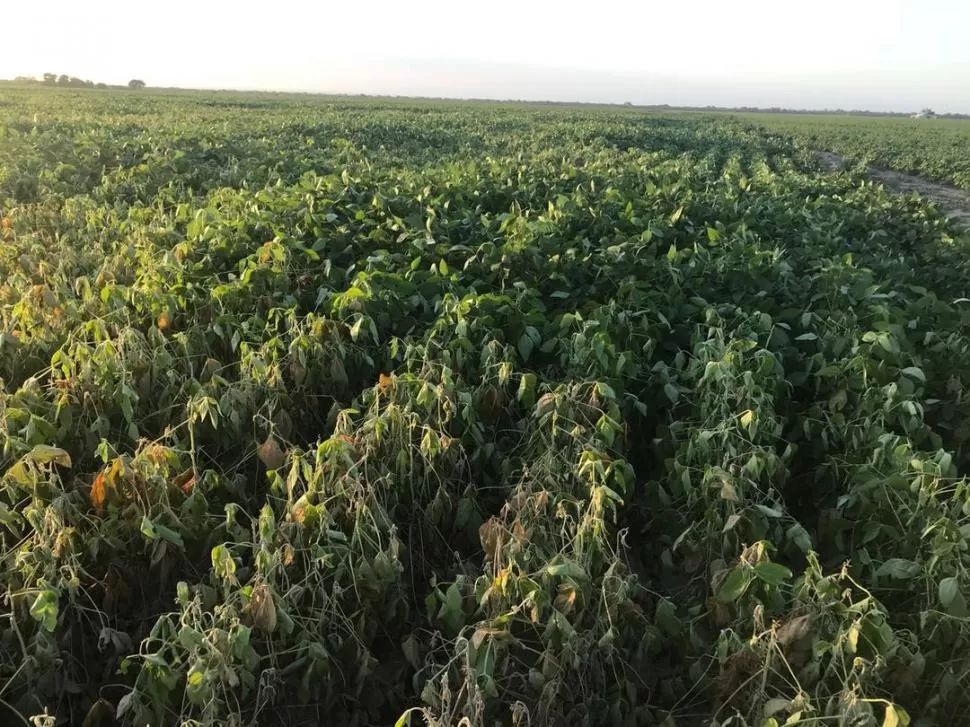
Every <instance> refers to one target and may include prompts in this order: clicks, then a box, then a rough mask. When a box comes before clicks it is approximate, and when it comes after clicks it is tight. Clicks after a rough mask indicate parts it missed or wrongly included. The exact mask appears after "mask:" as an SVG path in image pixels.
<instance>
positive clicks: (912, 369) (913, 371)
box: [900, 366, 926, 384]
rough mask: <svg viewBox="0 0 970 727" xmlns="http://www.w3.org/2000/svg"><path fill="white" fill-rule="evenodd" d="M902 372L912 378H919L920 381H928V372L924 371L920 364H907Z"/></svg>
mask: <svg viewBox="0 0 970 727" xmlns="http://www.w3.org/2000/svg"><path fill="white" fill-rule="evenodd" d="M900 373H901V374H903V375H905V376H908V377H909V378H911V379H917V380H918V381H922V382H923V383H924V384H925V383H926V374H924V373H923V369H921V368H920V367H919V366H907V367H906V368H904V369H902V370H901V371H900Z"/></svg>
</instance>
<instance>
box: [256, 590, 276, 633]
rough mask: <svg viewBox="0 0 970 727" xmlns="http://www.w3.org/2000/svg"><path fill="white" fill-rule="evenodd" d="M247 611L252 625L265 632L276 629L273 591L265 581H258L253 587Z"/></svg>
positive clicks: (271, 631)
mask: <svg viewBox="0 0 970 727" xmlns="http://www.w3.org/2000/svg"><path fill="white" fill-rule="evenodd" d="M249 613H250V615H251V616H252V619H253V626H255V627H256V628H258V629H260V630H261V631H263V632H265V633H267V634H271V633H273V632H274V631H276V603H275V602H274V601H273V592H272V591H271V590H270V589H269V586H267V585H266V584H265V583H259V584H257V585H256V586H255V587H254V588H253V595H252V597H251V600H250V602H249Z"/></svg>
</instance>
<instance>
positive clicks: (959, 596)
mask: <svg viewBox="0 0 970 727" xmlns="http://www.w3.org/2000/svg"><path fill="white" fill-rule="evenodd" d="M938 592H939V598H940V604H941V605H942V606H943V610H944V611H946V612H947V613H948V614H950V615H951V616H956V617H958V618H965V617H966V616H967V601H966V598H965V597H964V595H963V591H961V590H960V581H959V579H958V578H956V577H954V576H950V577H949V578H944V579H943V580H942V581H940V587H939V589H938Z"/></svg>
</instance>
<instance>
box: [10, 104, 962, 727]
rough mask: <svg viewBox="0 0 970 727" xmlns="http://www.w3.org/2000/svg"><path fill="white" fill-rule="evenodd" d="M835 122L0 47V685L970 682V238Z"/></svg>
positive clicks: (339, 692) (426, 715) (772, 698)
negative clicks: (319, 91) (456, 96)
mask: <svg viewBox="0 0 970 727" xmlns="http://www.w3.org/2000/svg"><path fill="white" fill-rule="evenodd" d="M799 149H800V147H799V146H798V145H796V144H795V142H794V141H793V140H792V139H791V138H789V137H788V136H783V135H778V134H773V133H769V132H767V131H765V130H764V128H763V127H761V126H758V125H753V124H749V123H747V122H743V121H737V120H729V119H726V118H724V117H716V116H711V117H703V116H696V117H673V116H644V115H641V114H638V113H636V112H633V111H597V110H584V111H570V110H563V109H559V110H555V109H542V110H537V109H530V108H527V107H516V106H485V105H438V104H430V103H429V104H417V103H373V102H349V101H344V102H329V101H326V100H314V99H312V98H303V99H300V98H289V99H282V98H272V97H267V96H247V95H203V94H197V95H162V94H139V95H137V96H134V95H132V96H125V97H122V96H118V95H109V94H97V93H83V92H82V93H74V94H70V93H68V92H49V93H41V92H32V93H27V92H16V91H7V92H4V93H3V94H2V95H0V199H2V200H3V202H2V215H0V219H2V223H0V227H2V229H0V235H2V240H0V242H2V245H0V272H2V276H3V283H2V287H0V331H2V333H0V376H2V380H3V393H2V398H0V440H2V463H0V467H2V472H3V473H4V474H3V478H2V488H0V524H2V530H0V538H2V541H0V542H2V558H3V567H2V569H0V590H2V591H3V593H4V596H5V599H4V603H5V604H6V613H5V614H4V618H3V619H2V620H0V698H2V700H3V702H2V703H0V707H3V708H4V709H6V710H7V711H8V712H9V715H8V716H7V718H6V721H5V722H4V723H5V724H14V723H16V720H17V719H19V718H18V717H16V716H15V714H16V713H19V714H21V715H38V714H43V713H44V712H45V711H46V713H47V714H48V715H50V722H49V723H51V724H53V720H55V719H58V720H62V721H63V722H64V723H71V724H79V723H81V721H82V720H84V719H87V720H88V722H87V723H86V724H90V725H95V724H107V723H109V722H110V720H111V719H112V718H115V717H116V718H117V720H118V721H119V722H120V723H125V724H139V725H143V724H152V725H170V724H192V725H224V724H232V725H250V724H265V725H275V724H293V725H298V724H299V725H310V724H323V723H330V722H339V723H341V724H346V725H348V726H363V725H371V724H374V725H377V724H393V723H395V721H398V720H399V721H398V724H408V723H409V721H410V724H413V725H417V724H423V723H427V724H431V725H440V726H444V725H455V724H459V723H461V724H464V725H472V726H474V727H478V726H479V725H489V726H491V725H495V724H505V725H583V724H585V725H661V724H662V725H668V726H669V725H675V724H677V725H682V724H700V723H703V724H710V723H712V722H713V723H714V724H722V725H726V724H732V725H744V724H748V725H765V726H766V727H771V726H774V725H780V724H791V725H809V724H811V725H815V724H836V723H838V724H851V725H880V724H881V725H885V726H887V727H893V726H894V725H905V724H907V723H908V722H909V719H910V716H912V717H913V719H914V721H915V720H916V719H917V718H918V719H921V720H923V721H922V722H920V724H922V725H934V724H939V725H949V724H954V723H956V722H957V721H958V720H959V719H961V716H962V715H965V714H966V713H967V710H968V709H970V699H968V696H967V695H968V690H967V681H968V673H970V621H968V619H967V617H968V608H967V599H968V597H970V573H968V570H967V568H968V565H970V558H968V550H967V538H968V536H970V483H968V481H967V480H966V479H965V478H964V474H965V473H966V472H967V469H968V466H970V449H968V444H967V440H968V438H970V393H968V392H970V364H968V361H970V338H968V333H967V332H968V324H970V303H968V301H967V299H966V298H965V297H964V296H965V295H966V294H967V287H968V283H967V281H968V280H970V277H968V276H970V263H968V257H967V254H966V250H965V249H964V246H963V245H962V244H961V242H960V241H959V240H957V239H954V235H955V233H954V232H953V231H952V230H951V229H950V228H949V227H948V226H947V223H946V221H945V220H943V219H942V218H941V217H940V216H939V215H938V214H937V213H936V212H935V211H934V210H932V209H928V208H926V207H924V206H923V205H922V204H921V203H920V202H919V201H917V200H914V199H902V198H894V197H891V196H888V195H887V194H886V193H885V192H884V191H882V190H881V189H879V188H876V187H874V186H872V185H870V184H864V183H862V180H861V178H856V177H853V176H852V175H851V174H845V175H825V174H821V173H820V172H819V170H818V169H817V168H816V167H815V163H814V161H813V159H812V157H811V155H810V154H809V153H808V152H807V151H800V150H799ZM41 723H43V722H41Z"/></svg>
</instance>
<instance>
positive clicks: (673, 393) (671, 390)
mask: <svg viewBox="0 0 970 727" xmlns="http://www.w3.org/2000/svg"><path fill="white" fill-rule="evenodd" d="M664 393H665V394H666V395H667V398H668V399H670V401H671V402H672V403H674V404H676V403H677V400H678V399H680V391H679V390H678V389H677V387H676V386H674V385H673V384H670V383H667V384H664Z"/></svg>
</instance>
